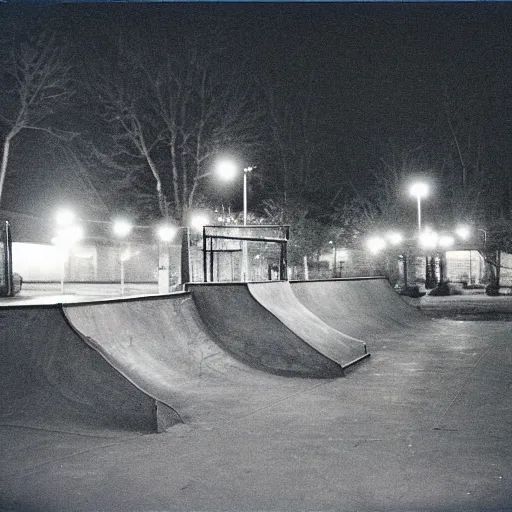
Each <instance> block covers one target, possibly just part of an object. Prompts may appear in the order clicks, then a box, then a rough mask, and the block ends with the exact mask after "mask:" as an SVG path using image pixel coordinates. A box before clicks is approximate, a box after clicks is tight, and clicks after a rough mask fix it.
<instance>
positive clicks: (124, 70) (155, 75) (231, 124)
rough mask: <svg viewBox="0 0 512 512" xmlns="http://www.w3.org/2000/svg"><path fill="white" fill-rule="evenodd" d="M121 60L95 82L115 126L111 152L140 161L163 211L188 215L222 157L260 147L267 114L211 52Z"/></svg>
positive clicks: (129, 55)
mask: <svg viewBox="0 0 512 512" xmlns="http://www.w3.org/2000/svg"><path fill="white" fill-rule="evenodd" d="M121 59H122V60H121V61H120V70H115V72H114V73H110V74H107V73H103V72H102V73H99V74H97V75H96V77H95V80H94V83H93V84H92V86H91V87H92V89H93V90H94V91H95V92H96V95H97V98H98V100H99V103H100V110H101V114H102V116H103V119H104V120H105V121H106V122H107V124H108V125H109V126H110V140H111V143H112V153H113V154H116V155H117V157H118V160H119V157H120V158H125V159H130V158H132V159H133V158H138V159H141V160H142V161H143V162H144V163H145V166H146V169H147V170H149V171H150V172H151V174H152V177H153V179H154V183H155V188H156V194H157V196H158V204H159V210H160V214H161V215H162V216H164V217H168V216H173V217H174V218H175V219H176V220H182V219H184V218H185V217H186V215H187V212H188V210H190V209H191V208H193V207H194V205H195V204H196V202H197V193H198V190H199V189H200V186H201V183H202V180H203V178H205V177H207V176H208V175H209V174H211V166H212V161H213V158H214V157H215V156H216V155H218V154H219V153H221V152H222V151H223V150H226V151H230V152H235V153H243V152H245V153H250V152H252V151H254V149H255V148H256V147H257V146H258V144H259V141H258V134H257V129H256V124H257V122H258V117H259V116H260V113H259V112H258V109H254V108H252V107H253V105H252V104H251V98H250V95H249V93H248V91H247V89H246V87H245V84H243V85H241V84H242V81H241V77H240V76H239V75H238V74H237V73H235V72H232V73H230V74H228V73H226V72H225V71H224V72H223V71H222V70H218V69H216V68H215V66H214V63H215V62H216V59H215V52H214V51H212V50H210V51H206V52H200V51H198V50H197V49H196V48H192V49H189V50H187V51H186V52H184V53H182V54H180V55H168V54H167V53H165V54H163V55H162V54H159V55H158V58H155V57H153V58H152V57H151V56H148V55H145V54H144V52H142V51H126V52H124V53H123V54H122V56H121ZM142 179H143V177H142Z"/></svg>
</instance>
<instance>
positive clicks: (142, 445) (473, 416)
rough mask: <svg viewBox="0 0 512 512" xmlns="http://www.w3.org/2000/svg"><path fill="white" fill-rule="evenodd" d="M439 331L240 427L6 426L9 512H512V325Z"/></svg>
mask: <svg viewBox="0 0 512 512" xmlns="http://www.w3.org/2000/svg"><path fill="white" fill-rule="evenodd" d="M439 323H440V324H441V326H442V329H441V331H444V332H446V335H445V336H444V335H442V334H441V335H439V334H436V335H435V337H434V336H433V335H431V334H430V333H428V332H422V333H418V335H417V337H416V338H415V339H410V338H404V335H403V334H402V335H400V334H397V335H396V336H395V337H394V338H391V337H389V338H386V339H381V340H380V341H378V342H371V343H369V350H370V351H371V353H372V357H371V358H370V359H369V360H368V361H367V362H365V363H363V364H361V365H360V366H358V367H357V368H355V370H354V371H353V372H352V373H350V374H349V375H348V376H347V377H345V378H341V379H337V380H330V381H321V380H319V381H317V382H316V383H317V386H316V387H313V388H310V389H309V390H307V391H304V392H301V393H298V394H295V395H293V396H289V397H288V398H287V399H285V400H283V401H280V402H278V403H274V404H273V405H271V406H269V407H267V408H264V409H261V410H259V411H257V412H255V413H253V414H251V415H248V416H246V417H244V418H242V419H239V420H236V421H232V422H226V423H216V424H215V425H208V424H194V425H179V426H177V427H174V428H172V429H171V430H170V431H169V432H167V433H163V434H153V435H133V434H131V435H128V434H127V435H126V436H123V435H122V434H121V435H119V434H116V433H112V435H105V434H104V433H103V437H101V436H99V435H98V436H97V435H94V433H91V435H76V434H69V433H66V432H51V431H44V430H35V429H26V428H20V427H12V426H7V425H1V426H0V449H1V453H0V460H1V463H0V464H1V466H0V509H1V510H2V511H5V510H9V511H11V510H16V511H24V512H25V511H26V512H29V511H37V512H60V511H62V512H64V511H65V512H70V511H77V512H79V511H123V512H131V511H145V512H149V511H171V510H179V511H303V510H311V511H331V510H337V511H354V512H356V511H357V512H366V511H436V512H445V511H450V512H451V511H461V512H462V511H463V512H470V511H505V510H506V511H509V512H510V511H512V442H511V439H512V344H511V342H512V323H509V322H505V321H501V322H499V321H487V322H453V321H446V320H440V321H439ZM401 336H402V337H401ZM215 399H216V400H218V397H216V398H215Z"/></svg>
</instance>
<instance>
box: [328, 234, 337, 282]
mask: <svg viewBox="0 0 512 512" xmlns="http://www.w3.org/2000/svg"><path fill="white" fill-rule="evenodd" d="M329 245H332V277H336V241H334V242H333V241H332V240H329Z"/></svg>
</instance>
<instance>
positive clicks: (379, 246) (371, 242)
mask: <svg viewBox="0 0 512 512" xmlns="http://www.w3.org/2000/svg"><path fill="white" fill-rule="evenodd" d="M366 247H367V248H368V249H369V251H370V252H371V253H372V254H377V253H379V252H380V251H382V250H383V249H385V248H386V240H384V238H382V237H380V236H374V237H371V238H369V239H368V240H367V241H366Z"/></svg>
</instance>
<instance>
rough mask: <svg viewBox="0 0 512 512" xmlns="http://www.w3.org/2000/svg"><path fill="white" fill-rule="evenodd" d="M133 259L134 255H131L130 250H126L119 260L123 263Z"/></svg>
mask: <svg viewBox="0 0 512 512" xmlns="http://www.w3.org/2000/svg"><path fill="white" fill-rule="evenodd" d="M131 257H132V253H131V251H130V249H125V250H124V251H123V252H122V253H121V255H120V256H119V259H120V260H121V261H128V260H129V259H130V258H131Z"/></svg>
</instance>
